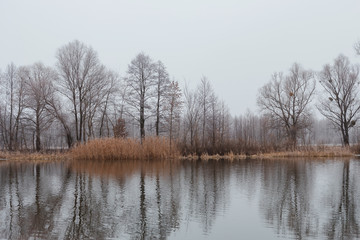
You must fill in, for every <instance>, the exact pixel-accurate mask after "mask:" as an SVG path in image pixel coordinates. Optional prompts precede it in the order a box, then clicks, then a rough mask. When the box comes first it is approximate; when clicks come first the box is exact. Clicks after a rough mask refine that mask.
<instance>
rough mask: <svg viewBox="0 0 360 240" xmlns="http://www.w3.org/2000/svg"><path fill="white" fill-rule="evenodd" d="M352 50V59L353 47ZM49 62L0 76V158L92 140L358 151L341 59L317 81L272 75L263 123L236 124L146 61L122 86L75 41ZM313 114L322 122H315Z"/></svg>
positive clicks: (211, 98)
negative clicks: (352, 147)
mask: <svg viewBox="0 0 360 240" xmlns="http://www.w3.org/2000/svg"><path fill="white" fill-rule="evenodd" d="M355 50H356V51H357V53H358V54H360V43H358V44H356V45H355ZM56 60H57V61H56V64H55V66H45V65H44V64H42V63H40V62H38V63H34V64H32V65H29V66H16V65H15V64H13V63H10V64H9V65H8V66H7V67H6V68H5V69H4V70H3V71H1V72H0V76H1V78H0V81H1V85H0V96H1V97H0V100H1V101H0V147H1V149H3V150H8V151H15V150H35V151H41V150H48V149H67V148H71V147H72V146H74V145H76V144H81V143H85V142H87V141H89V140H92V139H96V138H109V137H116V138H127V137H129V138H138V139H139V140H140V141H142V140H143V139H144V138H145V137H146V136H165V137H167V138H168V139H169V145H170V148H171V147H177V148H179V149H180V151H181V152H182V153H183V154H191V153H196V154H202V153H208V154H225V153H228V152H233V153H237V154H251V153H255V152H267V151H278V150H284V149H289V148H292V149H293V148H296V147H297V146H299V145H302V146H308V145H311V144H336V143H343V144H344V145H348V144H349V143H350V142H357V141H358V139H357V136H358V134H357V128H356V127H357V125H356V123H357V120H358V116H359V114H358V113H359V109H360V101H359V100H360V98H359V97H360V96H359V94H358V93H359V78H358V76H359V66H358V65H354V64H351V63H350V62H349V59H348V58H347V57H345V56H343V55H340V56H339V57H338V58H336V59H335V61H334V63H333V64H328V65H325V66H324V68H323V70H322V71H320V72H318V73H316V72H313V71H309V70H304V69H303V68H302V67H301V66H300V65H299V64H294V65H293V66H292V67H291V69H290V71H289V73H285V74H284V73H275V74H274V75H273V76H272V79H271V80H270V81H269V83H267V84H266V85H264V86H263V87H262V88H260V90H259V94H258V101H257V102H258V106H259V107H260V108H261V113H260V114H253V113H251V112H248V113H246V114H245V115H243V116H231V114H230V111H229V108H228V107H227V105H226V103H225V102H224V101H222V100H221V99H220V98H219V97H218V96H217V95H216V92H215V90H214V89H213V87H212V85H211V83H210V81H209V80H208V79H207V78H206V77H205V76H203V77H202V78H201V79H200V81H199V83H198V85H197V87H196V88H195V89H190V88H189V87H188V86H185V87H184V89H181V88H180V85H179V82H178V81H177V80H176V79H174V78H172V77H170V74H169V73H168V71H167V69H166V66H165V64H164V63H162V62H161V61H160V60H159V61H154V60H153V59H152V58H151V57H150V56H148V55H146V54H144V53H139V54H138V55H137V56H135V57H134V59H133V60H131V62H130V63H129V65H128V68H127V71H126V73H124V76H123V77H120V74H119V73H117V72H115V71H113V70H110V69H108V68H107V67H106V66H104V65H103V64H102V63H101V61H100V60H99V58H98V56H97V53H96V51H95V50H94V49H92V48H91V47H90V46H87V45H85V44H84V43H81V42H79V41H73V42H70V43H68V44H66V45H64V46H62V47H60V48H59V49H58V50H57V52H56ZM316 81H318V82H319V83H320V88H321V90H319V91H318V92H315V87H316V84H315V82H316ZM239 94H241V93H239ZM315 96H317V101H316V104H315V105H316V107H315V108H314V107H313V105H311V104H310V103H311V102H314V101H313V100H314V98H315ZM239 104H246V103H239ZM316 109H317V110H319V112H320V113H321V114H322V115H323V116H324V117H325V119H326V120H317V119H316V118H314V112H315V111H316ZM351 129H354V130H355V131H354V133H355V134H353V135H352V137H351V136H350V134H349V131H350V130H351ZM339 132H340V133H341V140H340V141H336V139H338V138H337V136H338V135H336V134H337V133H339Z"/></svg>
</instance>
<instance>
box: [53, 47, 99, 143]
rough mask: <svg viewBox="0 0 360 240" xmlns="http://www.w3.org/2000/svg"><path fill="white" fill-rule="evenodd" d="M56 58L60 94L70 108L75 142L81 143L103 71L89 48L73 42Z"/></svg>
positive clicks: (62, 48) (83, 139)
mask: <svg viewBox="0 0 360 240" xmlns="http://www.w3.org/2000/svg"><path fill="white" fill-rule="evenodd" d="M56 58H57V67H58V71H59V74H60V78H59V80H60V81H59V85H60V92H61V93H62V94H63V95H64V96H65V97H66V98H67V99H68V100H69V101H70V102H71V104H72V110H71V112H72V114H73V117H74V122H75V132H76V134H75V135H76V141H77V142H84V141H86V124H87V123H86V120H87V118H88V117H89V115H91V112H89V111H93V110H94V109H93V107H94V106H96V105H97V104H98V101H97V100H95V98H97V97H98V93H97V92H98V91H100V90H102V89H103V88H104V85H105V83H104V79H105V67H104V66H103V65H102V64H101V63H100V61H99V59H98V56H97V53H96V52H95V51H94V50H93V49H92V48H91V47H88V46H86V45H84V44H83V43H81V42H79V41H77V40H75V41H73V42H70V43H68V44H67V45H65V46H63V47H61V48H59V49H58V51H57V54H56Z"/></svg>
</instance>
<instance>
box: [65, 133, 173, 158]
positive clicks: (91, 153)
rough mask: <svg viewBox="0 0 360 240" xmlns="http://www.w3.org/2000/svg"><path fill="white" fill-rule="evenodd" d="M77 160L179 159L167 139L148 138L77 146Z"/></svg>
mask: <svg viewBox="0 0 360 240" xmlns="http://www.w3.org/2000/svg"><path fill="white" fill-rule="evenodd" d="M71 156H72V158H73V159H75V160H100V161H104V160H162V159H169V158H174V157H178V156H179V154H178V151H177V150H176V149H174V147H173V148H172V150H171V151H170V142H169V141H168V139H167V138H162V137H148V138H145V139H144V140H143V143H142V144H141V143H140V140H138V139H130V138H129V139H122V138H102V139H95V140H91V141H89V142H87V143H86V144H81V145H79V146H76V147H75V148H73V149H72V150H71Z"/></svg>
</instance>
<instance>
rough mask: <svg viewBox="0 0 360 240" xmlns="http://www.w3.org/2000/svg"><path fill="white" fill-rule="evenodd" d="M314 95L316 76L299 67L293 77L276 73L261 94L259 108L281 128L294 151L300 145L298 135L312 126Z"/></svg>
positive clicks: (292, 73)
mask: <svg viewBox="0 0 360 240" xmlns="http://www.w3.org/2000/svg"><path fill="white" fill-rule="evenodd" d="M314 91H315V80H314V79H313V74H312V72H310V71H306V70H304V69H302V67H300V65H299V64H296V63H295V64H294V65H293V66H292V67H291V69H290V73H289V75H287V76H284V75H283V74H282V73H275V74H274V75H273V77H272V79H271V81H270V82H269V83H267V84H266V85H265V86H263V87H262V88H261V89H260V90H259V96H258V99H257V104H258V106H259V107H260V109H261V111H262V112H263V113H264V114H265V115H266V116H267V117H269V119H271V121H272V122H274V123H280V124H281V127H283V128H284V129H285V132H286V135H287V139H288V142H289V143H290V145H291V146H292V147H293V148H294V147H296V145H297V138H298V132H299V131H300V130H302V129H306V128H308V127H309V126H310V125H311V121H310V120H311V118H310V109H309V103H310V102H311V100H312V98H313V95H314Z"/></svg>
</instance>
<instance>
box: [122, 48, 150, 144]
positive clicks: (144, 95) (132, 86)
mask: <svg viewBox="0 0 360 240" xmlns="http://www.w3.org/2000/svg"><path fill="white" fill-rule="evenodd" d="M155 69H156V65H155V64H154V63H153V61H152V59H151V58H150V57H149V56H148V55H145V53H139V54H138V55H137V56H136V57H135V58H134V59H133V60H132V61H131V63H130V64H129V66H128V70H127V76H126V78H125V82H126V85H127V87H128V91H129V92H128V95H127V103H128V105H129V107H130V108H131V110H132V111H129V114H130V115H131V116H132V117H133V118H134V119H135V120H136V121H137V122H138V123H139V125H140V138H141V142H142V140H143V139H144V138H145V120H146V119H148V118H149V117H150V116H151V114H150V113H149V112H147V111H145V110H149V109H150V108H151V107H150V104H149V103H150V100H151V98H153V97H154V94H153V91H152V88H153V87H154V85H155V77H156V75H155ZM137 114H138V115H137Z"/></svg>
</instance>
